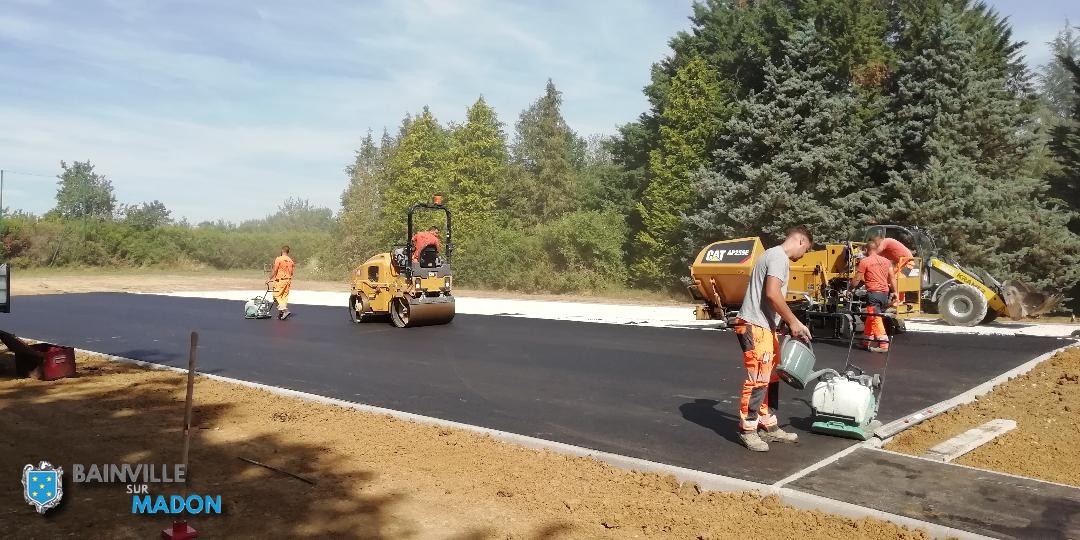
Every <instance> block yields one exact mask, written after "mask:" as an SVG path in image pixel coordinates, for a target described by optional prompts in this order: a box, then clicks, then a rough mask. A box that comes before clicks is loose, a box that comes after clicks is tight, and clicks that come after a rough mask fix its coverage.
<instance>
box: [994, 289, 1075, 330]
mask: <svg viewBox="0 0 1080 540" xmlns="http://www.w3.org/2000/svg"><path fill="white" fill-rule="evenodd" d="M1001 293H1002V297H1003V299H1004V300H1005V306H1006V307H1007V308H1008V310H1009V317H1010V318H1011V319H1013V320H1014V321H1018V320H1020V319H1026V318H1029V317H1038V316H1039V315H1043V314H1046V313H1049V312H1051V311H1053V310H1054V308H1056V307H1057V306H1058V305H1059V304H1061V302H1062V300H1064V299H1065V297H1064V295H1061V294H1051V293H1047V292H1044V291H1039V290H1035V289H1034V288H1033V287H1031V286H1030V285H1028V284H1027V283H1024V282H1022V281H1019V280H1015V279H1010V280H1008V281H1006V282H1005V283H1002V284H1001Z"/></svg>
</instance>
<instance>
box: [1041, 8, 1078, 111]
mask: <svg viewBox="0 0 1080 540" xmlns="http://www.w3.org/2000/svg"><path fill="white" fill-rule="evenodd" d="M1074 30H1080V26H1070V25H1069V23H1068V21H1066V22H1065V28H1063V29H1062V30H1061V31H1060V32H1058V34H1057V35H1056V36H1054V39H1053V40H1051V41H1050V42H1049V45H1050V52H1051V54H1052V55H1053V58H1052V59H1051V60H1050V61H1049V62H1047V63H1046V65H1044V66H1042V67H1041V68H1040V70H1039V74H1038V81H1039V90H1040V93H1041V94H1042V96H1043V99H1044V101H1045V102H1046V104H1047V106H1048V108H1049V109H1050V112H1051V113H1052V114H1053V116H1054V118H1055V119H1056V120H1061V119H1065V118H1069V117H1070V115H1071V113H1072V110H1073V104H1074V103H1076V100H1077V97H1076V92H1075V91H1074V85H1075V82H1074V79H1073V74H1072V73H1071V72H1070V71H1069V69H1068V66H1067V65H1066V63H1065V62H1064V61H1063V60H1061V58H1063V57H1064V58H1070V59H1076V58H1080V32H1074Z"/></svg>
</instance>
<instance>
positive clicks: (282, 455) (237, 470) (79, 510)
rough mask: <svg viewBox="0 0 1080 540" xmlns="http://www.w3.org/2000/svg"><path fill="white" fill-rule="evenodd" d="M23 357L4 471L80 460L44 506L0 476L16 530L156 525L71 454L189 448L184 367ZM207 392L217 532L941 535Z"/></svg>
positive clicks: (475, 439)
mask: <svg viewBox="0 0 1080 540" xmlns="http://www.w3.org/2000/svg"><path fill="white" fill-rule="evenodd" d="M8 356H10V355H8ZM12 364H13V361H12V360H11V359H10V358H0V369H3V370H4V371H3V372H2V373H0V426H3V436H2V437H0V470H4V471H8V473H11V471H18V470H21V468H22V467H23V465H25V464H27V463H34V464H36V463H37V462H38V461H41V460H47V461H50V462H51V463H53V464H54V465H61V464H64V465H68V467H65V479H66V484H65V487H64V495H63V501H62V503H61V506H60V507H58V508H55V509H52V510H49V511H48V512H47V513H46V514H45V515H39V514H37V513H36V512H35V510H34V509H33V507H31V506H30V505H28V504H23V503H22V494H21V489H22V486H21V485H20V483H19V482H12V481H6V482H2V483H0V500H2V501H5V502H4V504H3V505H0V522H2V523H4V527H3V528H4V533H5V536H6V537H9V538H43V537H49V538H53V537H67V536H92V537H96V538H150V537H158V535H159V532H160V531H161V530H162V529H164V528H166V527H168V526H169V525H170V524H171V522H172V519H173V518H174V516H170V515H161V514H158V515H133V514H132V511H131V507H132V495H128V494H126V490H125V486H124V485H121V484H99V483H74V482H72V481H71V469H70V465H71V464H75V463H80V464H84V465H86V466H89V464H105V463H132V464H134V463H156V464H162V463H178V462H179V461H180V459H181V448H182V429H181V425H182V420H183V413H184V395H185V376H184V375H183V374H180V373H175V372H166V371H152V370H145V369H143V368H139V367H137V366H132V365H128V364H121V363H116V362H111V361H108V360H104V359H101V358H99V357H92V356H86V355H81V354H80V356H79V357H78V371H79V376H78V377H76V378H68V379H61V380H57V381H52V382H42V381H38V380H36V379H14V378H12V376H11V374H12V372H13V371H12V370H13V366H12ZM194 396H195V399H194V401H195V407H194V409H193V421H192V440H191V450H190V465H189V469H188V475H187V479H188V493H189V494H197V495H211V496H215V495H220V496H221V499H222V507H223V513H222V514H221V515H207V514H202V515H194V516H190V523H191V524H192V525H193V526H194V527H195V528H196V529H198V530H199V531H200V533H201V534H202V537H206V538H265V537H296V536H304V537H319V538H329V537H349V538H452V539H488V538H491V539H510V538H529V539H533V538H536V539H540V538H690V539H694V538H701V539H705V538H740V537H743V536H745V535H746V534H747V531H748V528H749V527H753V528H754V529H755V530H756V531H758V532H757V533H755V535H760V536H762V537H767V538H799V539H817V538H822V539H826V538H835V539H842V538H843V539H847V538H927V536H926V535H925V534H923V532H922V531H912V530H909V529H905V528H901V527H898V526H896V525H894V524H891V523H888V522H883V521H879V520H871V519H864V520H858V521H855V520H850V519H846V518H842V517H837V516H833V515H828V514H823V513H819V512H807V511H801V510H795V509H792V508H790V507H786V506H784V505H781V504H779V503H778V501H777V500H776V499H774V498H761V497H759V496H757V495H751V494H745V493H736V494H724V493H715V492H705V493H699V491H698V490H697V489H695V487H694V486H693V485H680V484H679V483H678V482H677V481H676V480H675V479H674V478H672V477H665V476H661V475H656V474H642V473H636V472H631V471H625V470H622V469H617V468H614V467H611V466H608V465H606V464H603V463H601V462H599V461H596V460H593V459H589V458H577V457H566V456H562V455H558V454H554V453H550V452H542V451H536V450H531V449H526V448H523V447H518V446H514V445H510V444H506V443H503V442H500V441H496V440H493V439H491V438H489V437H486V436H481V435H478V434H474V433H470V432H465V431H458V430H454V429H446V428H440V427H432V426H427V425H422V424H417V423H412V422H405V421H401V420H397V419H394V418H391V417H388V416H380V415H375V414H369V413H363V412H359V411H354V410H349V409H344V408H340V407H336V406H331V405H323V404H314V403H311V402H307V401H302V400H299V399H294V398H289V397H281V396H277V395H273V394H270V393H268V392H264V391H261V390H257V389H251V388H247V387H242V386H238V385H233V384H229V383H225V382H220V381H214V380H210V379H206V378H203V377H198V378H197V381H196V384H195V389H194ZM240 458H247V459H251V460H255V461H258V462H261V463H264V464H267V465H270V466H273V467H278V468H281V469H283V470H286V471H289V472H291V473H293V474H297V475H300V476H301V477H303V478H306V479H308V480H311V481H313V482H314V484H310V483H308V482H305V481H303V480H300V479H297V478H294V477H291V476H288V475H285V474H282V473H279V472H276V471H273V470H269V469H266V468H263V467H260V466H257V465H253V464H250V463H248V462H245V461H243V460H241V459H240ZM150 493H151V494H152V495H155V496H156V495H158V494H162V495H166V496H168V495H172V494H183V493H184V491H183V487H182V486H181V485H179V484H164V483H162V484H151V485H150Z"/></svg>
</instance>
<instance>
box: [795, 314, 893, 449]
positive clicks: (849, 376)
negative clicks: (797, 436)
mask: <svg viewBox="0 0 1080 540" xmlns="http://www.w3.org/2000/svg"><path fill="white" fill-rule="evenodd" d="M870 314H871V313H869V312H858V313H856V315H870ZM873 315H876V316H879V317H882V319H884V321H885V332H886V334H888V335H889V339H890V341H892V336H894V335H895V334H896V326H897V323H896V319H895V317H893V316H891V315H890V314H878V313H875V314H873ZM854 344H855V334H854V333H852V334H851V341H850V342H849V344H848V351H847V358H846V359H845V361H844V367H843V368H842V369H841V371H839V372H838V371H837V370H835V369H832V368H825V369H821V370H817V371H815V370H814V365H815V363H816V358H815V356H814V351H813V348H812V346H810V345H807V344H804V343H802V342H801V341H798V340H796V339H794V338H792V337H790V336H786V337H785V338H784V339H783V341H782V342H781V345H780V364H779V365H778V366H777V372H778V373H777V375H778V376H779V377H780V380H782V381H784V382H786V383H787V384H789V385H791V386H792V387H794V388H797V389H799V390H802V389H804V388H806V386H807V385H808V384H810V383H811V382H813V381H814V380H818V379H820V380H818V382H817V384H816V385H814V390H813V394H812V396H813V397H812V398H811V400H810V404H811V410H812V413H813V423H812V424H811V425H810V431H812V432H814V433H822V434H826V435H835V436H838V437H845V438H849V439H858V440H861V441H865V440H867V439H869V438H870V437H872V436H873V435H874V431H875V430H876V429H877V428H878V427H880V426H881V422H880V421H878V420H877V414H878V406H879V405H880V403H881V390H882V388H883V383H884V374H885V370H886V369H888V366H889V355H890V354H892V350H893V347H895V343H894V344H893V346H891V347H889V349H888V352H886V353H885V363H884V367H883V368H882V372H881V374H880V375H879V374H876V373H875V374H873V375H867V374H866V372H865V371H864V370H863V369H862V368H860V367H858V366H856V365H855V364H853V363H852V362H851V351H852V349H853V348H854Z"/></svg>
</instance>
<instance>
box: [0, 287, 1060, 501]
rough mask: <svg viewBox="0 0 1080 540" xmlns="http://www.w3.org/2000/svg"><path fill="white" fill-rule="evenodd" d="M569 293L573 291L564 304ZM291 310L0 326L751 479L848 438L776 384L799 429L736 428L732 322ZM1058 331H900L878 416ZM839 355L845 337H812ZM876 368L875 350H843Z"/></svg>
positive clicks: (992, 368)
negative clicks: (445, 318)
mask: <svg viewBox="0 0 1080 540" xmlns="http://www.w3.org/2000/svg"><path fill="white" fill-rule="evenodd" d="M568 309H572V307H570V306H568ZM292 310H293V311H294V315H293V317H290V318H289V319H288V320H286V321H278V320H275V319H267V320H248V319H244V318H243V302H237V301H229V300H212V299H197V298H180V297H167V296H159V295H135V294H123V293H91V294H65V295H47V296H27V297H22V296H20V297H15V298H14V301H13V302H12V312H11V313H10V314H6V315H4V316H3V317H2V318H0V321H2V323H0V324H2V326H0V328H3V329H4V330H7V331H10V332H12V333H15V334H16V335H19V336H22V337H24V338H29V339H39V340H43V341H50V342H53V343H59V344H64V345H70V346H75V347H79V348H84V349H88V350H92V351H97V352H101V353H107V354H113V355H118V356H123V357H128V358H134V359H139V360H145V361H149V362H155V363H160V364H167V365H171V366H178V367H185V366H186V364H187V350H188V340H189V334H190V332H191V331H197V332H198V333H199V356H198V362H199V366H198V369H199V371H201V372H204V373H213V374H218V375H223V376H227V377H234V378H238V379H245V380H248V381H253V382H258V383H263V384H268V385H274V386H280V387H285V388H290V389H294V390H299V391H304V392H310V393H315V394H321V395H325V396H329V397H334V398H339V399H344V400H349V401H355V402H360V403H366V404H369V405H375V406H379V407H386V408H390V409H397V410H401V411H407V412H411V413H416V414H421V415H427V416H433V417H438V418H443V419H448V420H454V421H458V422H464V423H468V424H474V425H480V426H485V427H489V428H494V429H498V430H503V431H509V432H513V433H519V434H522V435H528V436H533V437H539V438H543V439H548V440H554V441H559V442H563V443H569V444H574V445H579V446H584V447H589V448H594V449H597V450H602V451H607V452H612V453H617V454H622V455H627V456H633V457H638V458H643V459H648V460H653V461H659V462H664V463H668V464H672V465H677V466H682V467H687V468H692V469H697V470H701V471H707V472H712V473H717V474H723V475H727V476H733V477H738V478H743V479H747V480H751V481H757V482H767V483H773V482H776V481H778V480H780V479H782V478H784V477H786V476H787V475H789V474H791V473H794V472H796V471H798V470H800V469H802V468H804V467H806V466H808V465H811V464H813V463H815V462H817V461H818V460H820V459H822V458H825V457H827V456H829V455H831V454H833V453H835V452H837V451H839V450H841V449H843V448H845V447H848V446H850V445H852V444H856V442H857V441H852V440H847V439H840V438H837V437H831V436H826V435H817V434H813V433H810V432H808V428H809V415H810V408H809V404H808V400H809V397H810V390H809V389H807V390H803V391H798V390H795V389H794V388H791V387H789V386H786V385H782V386H781V390H780V397H781V402H780V407H779V414H780V418H781V423H782V424H785V425H790V426H791V427H792V428H793V429H794V430H795V431H796V432H798V433H799V435H800V442H799V443H798V444H795V445H791V444H773V450H772V451H770V452H769V453H767V454H758V453H753V452H749V451H748V450H746V449H745V448H743V447H742V446H740V445H739V444H738V442H737V438H736V434H735V433H736V431H735V430H736V418H737V409H738V396H739V388H740V384H741V381H742V380H743V377H744V371H743V369H742V366H741V355H740V351H739V348H738V343H737V341H736V338H735V336H734V335H733V334H731V333H729V332H715V331H703V330H696V329H664V328H652V327H638V326H630V325H615V324H596V323H577V322H565V321H552V320H541V319H525V318H513V317H498V316H480V315H463V314H459V315H457V317H456V318H455V319H454V321H453V322H452V323H451V324H448V325H443V326H430V327H420V328H410V329H398V328H394V327H393V326H391V325H389V324H387V323H382V322H371V323H364V324H360V325H356V324H353V323H352V322H350V321H349V320H348V316H347V311H346V308H345V297H344V295H343V298H342V306H341V307H319V306H306V305H294V306H293V309H292ZM1068 342H1069V341H1067V340H1062V339H1056V338H1037V337H1020V336H1016V337H1009V336H972V335H958V334H929V333H914V332H911V333H906V334H903V335H900V336H897V337H896V340H895V343H894V345H893V351H892V353H891V354H890V357H889V364H888V369H887V372H886V373H885V386H884V395H883V399H882V404H881V415H880V418H881V420H882V421H884V422H888V421H890V420H894V419H897V418H900V417H902V416H904V415H906V414H909V413H912V412H915V411H917V410H920V409H922V408H924V407H927V406H929V405H932V404H934V403H937V402H939V401H942V400H944V399H947V398H950V397H952V396H955V395H957V394H959V393H961V392H963V391H965V390H967V389H969V388H971V387H974V386H976V385H978V384H980V383H982V382H985V381H987V380H989V379H990V378H992V377H994V376H996V375H998V374H1001V373H1003V372H1005V371H1008V370H1010V369H1012V368H1014V367H1016V366H1018V365H1020V364H1023V363H1025V362H1027V361H1028V360H1031V359H1032V358H1034V357H1036V356H1038V355H1040V354H1043V353H1045V352H1047V351H1050V350H1053V349H1056V348H1058V347H1061V346H1063V345H1065V344H1067V343H1068ZM814 347H815V353H816V355H817V358H818V365H819V367H825V366H829V367H841V366H842V365H843V364H844V358H845V355H846V353H847V346H846V343H845V344H829V343H825V342H821V343H816V344H815V346H814ZM852 354H853V359H854V361H855V362H856V363H857V364H858V365H859V366H860V367H862V368H864V369H866V371H867V372H871V373H873V372H880V371H881V369H882V363H883V361H884V360H885V356H884V355H879V354H873V353H869V352H865V351H858V350H855V351H854V352H853V353H852Z"/></svg>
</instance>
